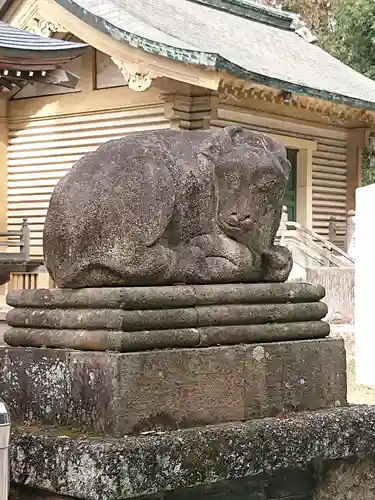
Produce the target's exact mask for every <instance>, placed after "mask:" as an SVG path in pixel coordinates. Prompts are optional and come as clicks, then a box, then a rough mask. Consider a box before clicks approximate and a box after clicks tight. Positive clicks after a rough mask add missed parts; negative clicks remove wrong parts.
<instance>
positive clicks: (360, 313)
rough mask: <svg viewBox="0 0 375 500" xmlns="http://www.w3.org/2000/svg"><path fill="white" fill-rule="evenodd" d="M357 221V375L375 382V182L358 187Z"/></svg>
mask: <svg viewBox="0 0 375 500" xmlns="http://www.w3.org/2000/svg"><path fill="white" fill-rule="evenodd" d="M355 225H356V227H355V341H356V371H357V374H356V376H357V383H359V384H365V385H370V386H375V184H372V185H369V186H365V187H360V188H358V189H357V192H356V220H355Z"/></svg>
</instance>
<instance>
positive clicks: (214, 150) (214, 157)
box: [199, 142, 222, 163]
mask: <svg viewBox="0 0 375 500" xmlns="http://www.w3.org/2000/svg"><path fill="white" fill-rule="evenodd" d="M199 154H200V155H202V156H204V157H205V158H207V159H208V160H210V161H213V162H215V163H216V162H217V161H218V159H219V158H220V157H221V156H222V150H221V147H220V144H218V143H217V142H212V143H210V144H208V145H207V146H206V147H205V148H203V149H201V151H199Z"/></svg>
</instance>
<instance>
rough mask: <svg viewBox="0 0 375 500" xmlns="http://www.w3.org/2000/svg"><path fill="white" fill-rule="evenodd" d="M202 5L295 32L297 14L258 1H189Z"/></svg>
mask: <svg viewBox="0 0 375 500" xmlns="http://www.w3.org/2000/svg"><path fill="white" fill-rule="evenodd" d="M188 1H189V2H193V3H200V4H203V5H206V6H207V7H212V8H213V9H217V10H223V11H225V12H228V13H231V14H234V15H237V16H240V17H244V18H247V19H251V20H253V21H258V22H261V23H263V24H269V25H271V26H275V27H277V28H281V29H284V30H288V31H295V27H294V23H295V20H296V18H298V15H297V14H293V13H292V12H287V11H283V10H279V9H275V8H274V7H267V6H266V5H261V4H259V3H257V2H256V0H188Z"/></svg>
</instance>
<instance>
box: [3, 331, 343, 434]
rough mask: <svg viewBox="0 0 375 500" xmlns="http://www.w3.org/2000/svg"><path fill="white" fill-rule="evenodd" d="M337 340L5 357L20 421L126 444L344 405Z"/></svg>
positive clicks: (8, 390)
mask: <svg viewBox="0 0 375 500" xmlns="http://www.w3.org/2000/svg"><path fill="white" fill-rule="evenodd" d="M345 369H346V367H345V350H344V345H343V342H342V341H341V340H340V339H323V340H309V341H295V342H278V343H263V344H252V345H237V346H225V347H210V348H201V349H171V350H158V351H146V352H138V353H116V352H88V351H86V352H83V351H68V350H57V349H56V350H55V349H38V348H28V349H25V348H8V349H4V350H3V351H2V352H1V356H0V373H2V378H1V382H0V394H2V397H3V398H4V400H5V402H6V403H8V404H9V407H10V409H11V411H12V416H13V419H14V420H16V421H18V422H26V423H28V424H33V423H36V422H42V423H45V424H54V423H58V424H60V425H69V426H70V427H78V428H82V427H84V428H87V429H92V430H94V431H96V432H101V433H109V434H112V435H116V436H122V435H125V434H130V433H139V432H146V431H149V430H165V429H176V428H183V427H193V426H197V425H206V424H217V423H223V422H231V421H241V420H246V419H251V418H258V417H264V416H274V415H279V414H285V413H288V412H298V411H303V410H316V409H323V408H330V407H335V406H340V405H345V404H346V375H345V373H346V370H345Z"/></svg>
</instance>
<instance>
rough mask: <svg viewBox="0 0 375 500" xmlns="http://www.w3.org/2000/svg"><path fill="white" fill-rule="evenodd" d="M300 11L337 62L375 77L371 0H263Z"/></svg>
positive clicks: (373, 2)
mask: <svg viewBox="0 0 375 500" xmlns="http://www.w3.org/2000/svg"><path fill="white" fill-rule="evenodd" d="M276 1H277V2H278V3H279V4H281V6H282V8H283V10H288V11H290V12H296V13H299V14H301V18H302V19H303V20H304V21H305V23H306V25H307V26H308V27H309V28H310V29H311V30H312V31H313V32H314V33H315V35H316V36H317V37H318V42H317V43H318V44H319V45H320V46H321V47H322V48H323V49H324V50H326V51H327V52H329V53H330V54H332V55H333V56H334V57H337V59H340V61H342V62H344V63H345V64H347V65H348V66H350V67H351V68H353V69H355V70H357V71H359V72H360V73H362V74H364V75H366V76H368V77H369V78H372V79H375V0H263V3H264V4H266V5H271V6H272V5H275V2H276Z"/></svg>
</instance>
